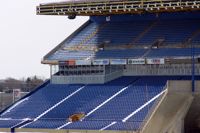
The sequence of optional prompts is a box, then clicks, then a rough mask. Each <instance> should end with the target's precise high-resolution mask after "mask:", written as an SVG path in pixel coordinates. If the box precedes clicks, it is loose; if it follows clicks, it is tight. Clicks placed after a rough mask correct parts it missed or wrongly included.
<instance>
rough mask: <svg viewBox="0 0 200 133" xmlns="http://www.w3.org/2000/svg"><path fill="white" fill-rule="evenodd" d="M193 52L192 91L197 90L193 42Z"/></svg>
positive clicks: (192, 46)
mask: <svg viewBox="0 0 200 133" xmlns="http://www.w3.org/2000/svg"><path fill="white" fill-rule="evenodd" d="M191 51H192V52H191V53H192V92H195V58H194V56H195V47H194V45H193V43H191Z"/></svg>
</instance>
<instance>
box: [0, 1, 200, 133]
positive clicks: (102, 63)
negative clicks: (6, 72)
mask: <svg viewBox="0 0 200 133" xmlns="http://www.w3.org/2000/svg"><path fill="white" fill-rule="evenodd" d="M199 6H200V1H198V0H195V1H186V0H181V1H179V0H171V1H170V0H165V1H162V0H159V1H158V0H155V1H153V0H152V1H148V0H147V1H75V2H74V1H73V2H72V1H69V2H60V3H47V4H41V5H39V6H38V7H37V14H38V15H66V16H68V18H69V19H75V18H76V16H79V15H81V16H90V18H89V20H88V21H87V22H85V23H84V24H83V25H82V26H81V27H80V28H78V29H77V30H76V31H75V32H74V33H72V34H71V35H70V36H69V37H67V38H66V39H65V40H64V41H63V42H61V43H60V44H59V45H58V46H57V47H55V48H54V49H53V50H51V51H50V52H49V53H48V54H47V55H45V56H44V58H43V60H42V63H43V64H48V65H50V67H51V78H50V79H49V81H47V82H45V83H44V84H43V85H41V86H39V87H38V88H37V89H36V90H35V91H33V92H31V93H30V94H28V95H26V96H25V97H23V98H22V99H20V100H19V101H17V102H16V103H14V104H13V105H11V106H9V107H8V108H6V109H5V110H3V111H2V112H1V113H0V131H11V132H15V131H41V132H42V131H44V132H70V133H72V132H80V133H86V132H87V133H90V132H105V133H108V132H111V133H112V132H124V133H125V132H126V133H136V132H140V133H166V132H168V133H183V132H184V123H185V117H186V115H187V113H188V110H190V107H191V104H192V103H193V99H194V97H195V95H198V94H199V91H200V82H199V79H200V76H199V75H200V11H199V10H200V8H199Z"/></svg>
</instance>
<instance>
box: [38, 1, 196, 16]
mask: <svg viewBox="0 0 200 133" xmlns="http://www.w3.org/2000/svg"><path fill="white" fill-rule="evenodd" d="M188 10H189V11H193V10H200V0H196V1H190V0H188V1H183V0H165V1H161V0H151V1H150V0H147V1H142V2H141V1H135V0H128V1H91V2H62V3H49V4H41V5H39V6H38V7H37V14H38V15H64V16H68V15H78V16H92V15H112V14H141V13H148V12H149V13H154V12H155V13H157V12H177V11H188Z"/></svg>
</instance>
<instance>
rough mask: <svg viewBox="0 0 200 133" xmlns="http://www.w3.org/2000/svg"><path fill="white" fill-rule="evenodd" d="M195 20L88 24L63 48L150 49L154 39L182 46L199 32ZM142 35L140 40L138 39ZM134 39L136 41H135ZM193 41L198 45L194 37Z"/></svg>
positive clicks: (90, 22) (197, 21) (197, 23)
mask: <svg viewBox="0 0 200 133" xmlns="http://www.w3.org/2000/svg"><path fill="white" fill-rule="evenodd" d="M199 23H200V20H199V19H188V20H184V19H177V20H176V19H169V20H159V19H156V20H152V21H131V22H129V21H124V22H102V23H97V22H92V21H91V20H90V21H89V22H88V24H87V26H85V27H84V28H82V29H81V30H80V31H79V32H78V33H77V34H75V35H74V36H73V37H72V38H70V39H68V40H66V41H65V42H64V45H65V46H67V47H68V46H74V45H80V44H82V43H83V45H99V44H102V43H104V42H105V41H109V42H110V44H108V45H122V44H133V43H134V44H138V45H152V43H154V42H155V41H156V40H158V39H164V42H165V43H166V44H177V43H183V42H185V41H186V40H187V39H189V38H191V37H192V36H193V34H194V33H195V32H197V31H198V30H200V25H199ZM140 35H142V36H141V37H139V36H140ZM138 37H139V39H137V38H138ZM135 39H136V41H135ZM194 40H195V41H200V40H199V38H198V37H196V38H194Z"/></svg>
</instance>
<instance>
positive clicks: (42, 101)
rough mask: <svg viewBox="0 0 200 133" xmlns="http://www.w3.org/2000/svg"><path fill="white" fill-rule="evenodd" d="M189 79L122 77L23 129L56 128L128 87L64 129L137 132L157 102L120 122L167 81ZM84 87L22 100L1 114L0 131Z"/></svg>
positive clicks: (54, 88) (54, 89)
mask: <svg viewBox="0 0 200 133" xmlns="http://www.w3.org/2000/svg"><path fill="white" fill-rule="evenodd" d="M188 78H190V77H182V76H147V77H145V76H142V77H121V78H118V79H116V80H113V81H110V82H108V83H105V84H94V85H86V86H85V87H84V88H83V89H82V90H80V91H79V92H78V93H77V94H75V95H74V96H72V97H70V98H69V99H67V100H66V101H63V102H62V103H61V104H60V105H58V106H55V108H52V109H51V110H49V111H47V112H46V113H45V114H44V115H42V117H40V118H39V119H38V120H37V121H33V122H32V123H30V124H28V125H27V126H25V128H53V129H55V128H58V127H59V126H61V125H63V124H65V123H66V122H67V121H68V118H69V116H71V115H73V114H75V113H80V112H84V113H85V114H88V113H89V112H90V111H91V110H93V109H94V108H95V107H97V106H98V105H100V104H101V103H102V102H104V101H105V100H106V99H108V98H110V97H111V96H112V95H114V94H116V93H117V92H118V91H120V90H122V89H123V88H124V87H126V86H129V87H128V88H127V89H126V90H125V91H123V92H122V93H120V94H119V95H117V96H116V97H114V98H113V99H111V100H110V101H109V102H108V103H106V104H105V105H103V106H102V107H100V108H98V109H97V110H96V111H94V112H93V113H92V114H91V115H89V116H88V117H86V118H85V119H84V120H83V121H80V122H75V123H72V124H69V125H67V126H65V127H64V128H65V129H89V130H92V129H98V130H99V129H101V128H103V127H105V126H106V125H108V124H110V123H112V122H116V124H114V125H113V126H111V127H109V128H108V130H116V129H119V130H137V129H138V128H139V127H140V125H141V124H142V123H143V121H144V119H145V118H146V116H147V115H148V113H149V112H150V110H151V109H152V107H153V105H154V104H156V101H154V102H152V103H151V104H149V105H148V106H146V107H145V108H143V109H142V110H140V111H139V112H138V113H137V114H135V115H134V116H132V117H131V118H130V119H128V120H127V121H126V122H122V119H123V118H125V117H126V116H127V115H129V114H130V113H132V112H133V111H135V110H136V109H137V108H139V107H140V106H141V105H143V104H144V103H146V102H147V101H149V100H150V99H151V98H153V97H154V96H156V95H157V94H159V93H160V92H161V91H162V90H163V87H164V85H165V84H166V81H167V80H182V79H188ZM83 86H84V85H56V84H48V85H47V86H45V87H43V88H42V89H40V90H38V91H36V92H34V93H33V94H32V95H30V96H29V97H28V98H26V100H24V99H22V100H24V101H23V102H22V101H21V103H19V102H18V103H16V104H15V105H13V106H11V107H10V108H8V109H7V110H6V111H4V112H2V113H1V114H0V127H4V128H8V127H12V126H14V125H16V124H18V123H20V122H22V120H24V119H26V118H29V119H32V120H33V119H34V118H36V117H37V116H39V115H40V114H42V113H43V112H45V111H46V110H48V109H49V108H51V107H53V106H54V105H55V104H57V103H58V102H60V101H61V100H62V99H63V98H66V97H67V96H68V95H70V94H72V92H74V91H76V90H77V89H78V88H80V87H83ZM7 118H10V120H2V119H7ZM131 123H132V124H133V125H131ZM134 123H135V124H134ZM129 124H130V125H131V126H130V125H129Z"/></svg>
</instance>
